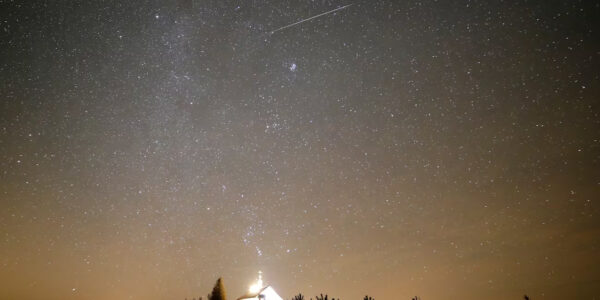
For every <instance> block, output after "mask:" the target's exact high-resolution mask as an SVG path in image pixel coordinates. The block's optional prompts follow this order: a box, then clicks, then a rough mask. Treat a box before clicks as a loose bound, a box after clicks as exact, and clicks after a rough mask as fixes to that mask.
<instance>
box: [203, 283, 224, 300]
mask: <svg viewBox="0 0 600 300" xmlns="http://www.w3.org/2000/svg"><path fill="white" fill-rule="evenodd" d="M208 300H227V298H226V297H225V287H224V286H223V278H221V277H219V279H217V282H216V283H215V287H213V290H212V293H210V294H208Z"/></svg>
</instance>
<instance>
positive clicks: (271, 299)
mask: <svg viewBox="0 0 600 300" xmlns="http://www.w3.org/2000/svg"><path fill="white" fill-rule="evenodd" d="M237 300H283V298H281V297H280V296H279V295H278V294H277V292H275V290H274V289H273V288H272V287H271V286H270V285H267V286H265V287H264V288H262V289H261V290H260V291H258V292H256V293H248V294H246V295H244V296H242V297H239V298H238V299H237Z"/></svg>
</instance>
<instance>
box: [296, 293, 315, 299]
mask: <svg viewBox="0 0 600 300" xmlns="http://www.w3.org/2000/svg"><path fill="white" fill-rule="evenodd" d="M311 299H312V298H311ZM292 300H304V295H302V293H300V294H298V295H296V296H294V298H292Z"/></svg>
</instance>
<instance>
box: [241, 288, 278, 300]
mask: <svg viewBox="0 0 600 300" xmlns="http://www.w3.org/2000/svg"><path fill="white" fill-rule="evenodd" d="M268 287H270V285H267V286H265V287H264V288H262V289H260V291H258V292H256V293H247V294H245V295H243V296H241V297H239V298H237V300H241V299H248V298H255V297H258V295H260V294H261V293H262V292H263V291H264V290H266V289H267V288H268Z"/></svg>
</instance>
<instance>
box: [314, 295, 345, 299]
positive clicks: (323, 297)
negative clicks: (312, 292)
mask: <svg viewBox="0 0 600 300" xmlns="http://www.w3.org/2000/svg"><path fill="white" fill-rule="evenodd" d="M316 298H317V300H328V299H327V295H325V296H323V294H321V296H316ZM311 299H312V298H311ZM331 300H335V298H333V297H332V298H331ZM338 300H339V299H338Z"/></svg>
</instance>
